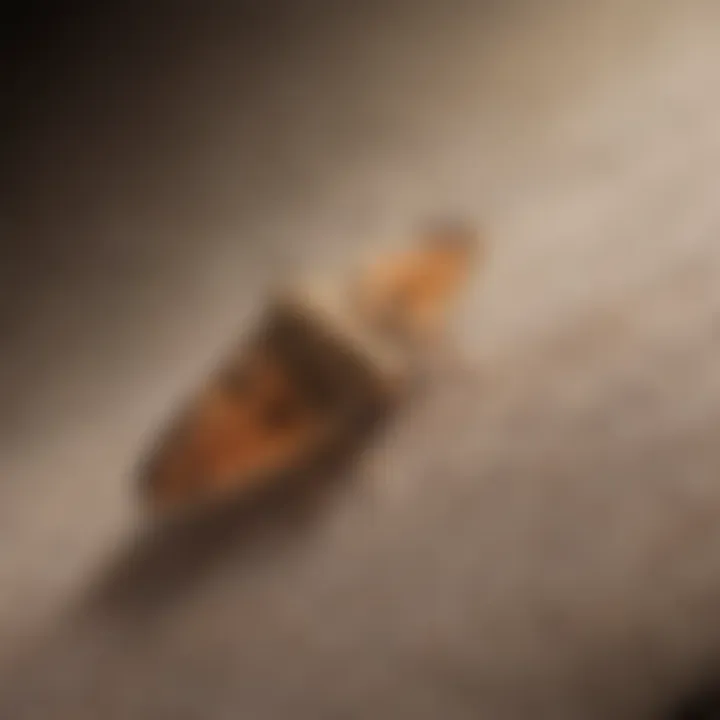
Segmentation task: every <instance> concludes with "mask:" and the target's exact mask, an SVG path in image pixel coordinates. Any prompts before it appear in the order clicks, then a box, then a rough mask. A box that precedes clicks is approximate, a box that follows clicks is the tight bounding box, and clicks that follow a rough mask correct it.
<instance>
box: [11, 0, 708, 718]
mask: <svg viewBox="0 0 720 720" xmlns="http://www.w3.org/2000/svg"><path fill="white" fill-rule="evenodd" d="M2 34H3V36H4V39H3V50H4V52H5V54H4V60H3V63H2V67H3V70H4V79H3V97H4V109H3V112H2V117H0V127H1V132H0V153H1V154H0V238H1V240H2V242H1V245H0V328H1V330H2V332H1V333H0V343H1V348H2V352H1V354H0V717H2V718H8V720H10V719H12V720H16V719H19V718H28V719H29V720H35V719H37V720H40V719H41V718H42V719H43V720H46V719H48V718H58V719H59V720H65V719H67V720H70V719H72V720H82V719H83V718H88V719H92V720H94V719H95V718H99V717H107V718H130V717H132V718H135V719H136V720H141V719H142V718H148V720H149V719H150V718H152V719H153V720H159V719H161V718H166V717H167V718H173V719H180V718H183V719H184V718H188V719H194V718H198V719H200V718H202V719H203V720H211V719H212V720H224V719H225V718H231V717H232V718H238V717H243V718H252V719H253V720H263V719H265V718H267V719H270V718H272V719H273V720H276V719H277V718H283V717H293V718H296V719H299V718H303V719H307V720H318V719H319V718H333V719H335V718H369V717H372V718H378V719H380V720H382V719H385V718H387V719H391V718H392V720H401V719H402V718H413V720H419V719H421V718H440V717H442V718H448V720H464V719H465V718H480V717H482V718H489V719H490V718H491V719H492V720H504V719H508V720H520V719H521V718H522V719H523V720H524V719H525V718H530V717H532V718H538V719H539V718H551V719H553V720H563V719H565V718H567V719H569V720H570V719H571V720H580V719H583V720H584V719H586V718H587V719H588V720H593V719H595V718H598V719H600V718H602V719H608V720H610V719H612V720H621V719H623V718H633V719H637V718H645V717H647V718H664V717H669V715H667V712H668V711H669V709H670V708H671V706H672V704H673V703H675V702H676V700H678V699H681V698H682V697H684V696H685V694H686V693H691V692H692V691H693V689H694V688H695V687H696V686H697V687H700V686H701V685H703V683H705V682H706V681H707V682H710V683H712V678H713V672H714V670H715V661H716V658H717V656H718V652H719V651H720V623H719V622H718V620H719V619H720V604H719V603H718V600H719V599H720V523H718V518H720V474H719V473H718V469H720V447H719V446H718V444H717V442H716V435H717V428H718V427H719V425H718V419H719V418H718V416H719V415H720V406H719V405H718V399H719V397H720V370H719V369H718V368H719V367H720V366H719V365H718V362H717V361H718V353H719V352H720V324H719V322H720V321H719V320H718V310H720V282H718V281H719V280H720V240H719V239H718V234H719V232H720V211H719V210H718V208H719V207H720V100H719V97H718V90H717V89H718V87H719V86H718V82H719V78H720V4H718V3H717V2H715V1H714V0H705V1H703V0H605V1H604V2H592V1H591V0H572V1H571V0H567V1H564V0H546V2H543V3H539V2H532V1H531V0H506V1H505V2H500V1H499V0H498V1H497V2H494V1H488V2H483V1H481V0H476V1H475V2H472V1H470V0H468V1H467V2H463V1H461V0H444V1H441V0H438V1H437V2H435V1H434V0H417V1H416V2H414V3H411V2H402V1H401V0H387V1H386V2H379V1H376V0H365V1H364V2H353V1H351V0H337V1H336V2H330V0H327V1H323V0H309V1H307V2H300V1H298V2H294V3H293V2H291V1H290V0H288V1H287V2H281V1H280V0H272V1H267V2H261V1H259V0H258V1H257V2H252V3H251V2H237V3H222V2H205V3H193V2H184V1H183V0H176V2H162V1H161V0H157V1H156V2H153V3H132V2H127V3H123V4H120V3H117V4H110V3H96V4H94V5H91V6H89V7H84V6H83V5H82V4H75V5H73V4H72V3H66V4H65V5H64V7H60V6H58V5H56V6H54V7H53V8H52V9H50V8H48V7H45V6H44V5H41V4H39V3H23V4H20V3H17V4H16V7H15V8H13V9H12V10H10V11H8V12H7V14H6V15H5V16H4V19H3V23H2ZM437 214H441V215H447V214H457V215H459V216H462V217H465V218H469V219H471V220H474V221H477V222H479V223H482V224H483V226H484V227H485V228H486V230H487V232H488V234H489V237H490V238H491V241H492V247H493V252H492V261H491V263H490V265H489V266H488V269H487V272H486V274H485V276H484V277H483V278H482V282H480V283H479V284H478V285H477V287H476V288H474V289H473V291H472V293H471V296H470V298H469V303H468V308H467V312H466V313H465V314H464V315H463V317H462V318H461V327H462V332H461V340H462V343H463V346H464V347H465V350H466V353H467V355H468V358H470V361H471V362H472V363H473V364H474V366H476V369H477V372H474V373H472V374H467V373H457V374H453V373H449V374H448V377H445V378H443V379H441V380H439V381H438V383H437V386H434V387H433V388H431V389H430V390H429V391H428V393H427V395H426V396H423V398H421V399H419V400H418V402H417V404H416V406H415V407H413V408H412V410H411V411H408V412H407V413H406V414H405V415H403V417H401V418H398V420H397V422H395V424H394V425H393V427H392V429H391V431H390V432H389V433H388V434H386V435H385V436H384V437H382V438H380V439H378V441H377V442H375V443H374V444H373V446H372V447H370V448H368V451H367V452H366V453H364V455H363V457H362V459H361V461H360V462H358V463H357V464H356V466H354V467H352V468H351V469H349V470H347V471H346V472H345V473H343V477H342V478H340V480H341V482H339V483H336V484H335V487H334V490H333V493H332V495H331V497H328V498H325V499H324V501H323V502H319V503H317V506H316V507H315V508H314V510H313V512H311V513H309V514H308V513H304V514H303V516H302V518H301V519H298V518H294V519H293V520H292V521H289V520H288V518H287V517H284V516H282V514H278V513H276V512H275V513H268V514H267V515H262V516H259V517H255V518H253V519H252V522H251V523H250V522H249V526H248V527H242V528H240V527H238V523H237V522H236V521H234V522H231V521H226V522H225V523H224V524H223V523H222V522H221V521H218V525H216V526H213V527H211V528H204V529H203V530H202V531H198V532H197V533H192V532H187V533H184V534H181V535H177V536H173V537H172V538H171V539H170V540H168V539H166V540H165V541H162V542H160V541H154V540H153V541H148V540H142V539H141V540H139V541H137V540H136V539H135V538H136V535H137V532H138V530H139V529H138V525H139V524H140V520H139V518H138V508H137V507H136V504H135V497H134V496H133V487H132V468H133V466H134V463H135V462H136V460H137V456H138V453H139V452H141V450H142V448H143V444H144V443H145V442H146V440H147V438H148V437H149V435H150V434H151V433H152V432H153V430H154V429H155V428H156V427H157V425H158V423H159V422H161V421H163V420H164V419H165V417H166V415H167V413H168V411H169V409H171V407H172V406H173V404H174V403H175V402H176V401H177V399H178V397H180V396H182V394H183V393H185V392H186V391H187V390H188V389H189V388H191V387H192V386H193V384H194V383H196V382H197V381H198V380H199V379H201V378H202V377H203V376H204V374H205V372H206V371H207V370H208V368H209V367H210V366H211V365H212V363H213V362H214V361H215V359H216V358H217V356H218V353H220V352H221V351H222V350H223V348H225V347H226V345H227V343H228V342H229V341H231V340H232V339H233V338H234V337H235V336H236V334H237V333H238V332H239V331H241V330H242V329H243V327H244V326H245V324H246V323H247V321H248V318H250V317H251V315H252V312H253V309H254V307H255V306H256V304H257V302H258V300H259V299H261V298H262V292H263V289H264V288H265V287H267V285H268V283H270V282H272V281H273V278H275V277H277V275H278V273H281V272H282V273H285V272H287V270H288V268H300V267H303V268H309V269H313V268H315V267H319V266H320V265H321V264H327V263H331V264H332V263H341V262H351V261H352V260H353V259H354V258H356V257H357V256H358V254H365V253H368V252H371V251H374V250H382V249H383V248H385V247H387V246H388V243H391V242H394V241H395V239H397V238H399V237H401V236H402V235H403V234H404V233H405V232H407V231H408V229H409V228H412V227H413V225H414V224H415V223H416V222H417V221H419V220H423V219H424V218H426V217H428V216H430V217H432V216H434V215H437ZM98 588H99V590H98ZM688 717H690V716H688ZM697 717H700V716H697Z"/></svg>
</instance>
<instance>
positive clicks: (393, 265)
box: [140, 222, 484, 514]
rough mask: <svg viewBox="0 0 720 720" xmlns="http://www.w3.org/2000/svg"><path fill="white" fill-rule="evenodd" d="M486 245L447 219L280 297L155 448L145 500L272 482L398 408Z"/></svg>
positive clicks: (179, 501)
mask: <svg viewBox="0 0 720 720" xmlns="http://www.w3.org/2000/svg"><path fill="white" fill-rule="evenodd" d="M483 249H484V245H483V243H482V242H481V238H480V236H479V233H478V232H477V231H476V230H475V229H474V228H472V227H467V226H465V225H463V224H459V223H448V222H444V223H435V224H433V225H427V226H425V227H424V228H423V229H422V230H420V231H419V232H418V233H417V234H416V236H415V237H414V238H413V242H412V243H410V244H409V246H408V247H406V248H405V249H403V250H402V251H399V252H396V253H393V254H390V255H388V256H386V257H383V258H379V259H378V260H376V261H373V262H371V263H369V264H367V265H366V266H363V267H359V268H356V269H355V270H353V271H351V272H350V273H349V274H348V276H347V277H345V278H341V279H336V280H335V281H334V282H324V283H323V282H315V283H312V282H310V283H306V284H304V285H302V284H298V285H297V286H294V287H289V288H286V289H284V290H282V291H281V292H279V293H277V294H276V295H275V296H273V297H272V298H271V299H270V300H269V302H268V304H267V309H266V312H265V314H264V315H263V316H262V317H261V318H260V320H259V321H258V323H257V326H256V327H255V330H254V332H252V333H250V334H249V335H248V336H247V337H246V338H244V339H243V340H242V342H241V343H240V344H239V345H238V346H237V347H235V348H234V349H233V351H232V352H230V353H229V356H228V357H227V358H226V359H225V361H224V362H223V363H222V364H221V365H220V366H219V367H218V368H217V369H216V370H215V371H214V372H213V373H211V374H210V376H209V378H208V379H207V380H206V382H205V383H204V384H203V385H202V386H201V387H200V388H199V390H198V391H197V392H196V393H195V394H194V395H193V397H192V398H191V399H190V401H189V402H188V404H187V405H186V406H185V407H184V408H183V409H182V411H181V412H180V413H179V415H178V416H177V417H176V418H174V420H173V422H172V423H171V424H170V425H169V427H168V428H167V429H166V431H165V432H164V433H163V434H162V435H161V436H160V440H159V442H157V443H156V444H155V445H154V446H153V448H152V450H151V452H150V453H149V456H148V457H147V458H146V460H145V462H144V463H143V465H142V468H143V469H142V472H141V477H140V488H141V492H142V497H143V499H144V501H145V503H147V505H148V506H149V507H150V509H151V510H152V511H153V512H155V513H159V514H167V513H168V512H170V511H173V510H179V509H185V508H189V507H197V506H200V505H207V504H212V503H217V502H222V501H223V500H224V499H227V498H230V497H234V496H238V495H241V494H242V493H245V492H248V491H251V490H253V489H257V488H261V487H263V486H266V485H268V484H270V483H274V482H276V481H278V479H279V478H281V477H283V476H285V475H287V474H288V473H289V472H292V471H294V470H298V469H301V468H303V467H305V466H309V465H311V464H312V462H313V461H314V460H315V459H317V458H318V457H319V456H321V455H322V454H323V453H324V452H326V451H327V450H328V449H329V448H331V447H332V446H333V445H334V444H337V443H338V442H340V441H341V440H342V439H343V438H346V437H348V436H349V435H352V433H353V432H355V431H356V429H357V428H358V427H359V425H360V424H361V423H362V422H363V421H364V420H365V419H367V417H368V416H369V415H371V414H377V413H385V412H388V411H390V410H392V409H393V408H394V407H396V406H397V405H398V404H399V403H400V402H401V401H402V399H403V397H404V396H405V394H406V393H408V392H409V391H410V389H411V388H412V387H413V383H414V381H415V380H417V376H418V372H417V370H418V367H419V360H420V359H421V358H422V356H423V353H425V352H426V351H427V350H428V349H430V348H432V347H435V346H437V345H438V344H441V343H443V342H444V341H445V332H446V330H447V327H448V320H449V317H450V315H451V311H452V310H453V308H454V307H455V306H456V304H457V301H458V300H459V297H460V294H461V291H462V290H463V289H464V287H465V286H466V284H467V281H468V279H469V278H470V275H471V271H472V270H473V268H474V267H476V265H477V264H478V262H477V261H478V260H479V259H481V258H482V255H483Z"/></svg>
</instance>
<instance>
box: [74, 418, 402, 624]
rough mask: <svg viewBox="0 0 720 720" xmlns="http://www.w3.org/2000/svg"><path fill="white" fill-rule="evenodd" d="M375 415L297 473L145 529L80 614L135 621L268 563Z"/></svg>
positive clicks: (348, 460) (361, 441) (347, 474)
mask: <svg viewBox="0 0 720 720" xmlns="http://www.w3.org/2000/svg"><path fill="white" fill-rule="evenodd" d="M387 419H388V418H387V415H384V414H382V413H380V412H375V413H373V414H372V415H370V416H369V417H368V418H366V419H364V421H363V423H362V425H361V426H360V427H358V428H356V431H355V432H353V433H352V434H351V436H348V437H346V438H343V439H342V440H340V441H338V442H337V443H336V444H335V446H334V447H333V448H331V449H329V450H328V452H326V453H325V454H324V455H323V456H322V457H320V458H318V459H317V461H316V462H314V463H313V465H312V466H310V467H308V468H305V469H304V470H302V471H298V472H293V471H290V472H288V473H285V474H284V476H283V477H278V478H275V479H274V481H273V482H272V483H271V484H269V485H267V486H266V487H264V488H261V489H259V490H258V491H255V492H253V493H249V494H243V495H240V496H239V497H237V498H236V499H233V500H231V501H230V500H229V501H227V502H225V503H223V504H221V505H218V506H217V507H215V508H212V509H210V508H208V509H206V510H204V511H202V512H199V513H197V514H196V515H194V516H192V517H184V518H178V519H176V520H175V521H168V522H166V523H159V524H154V523H149V525H148V527H146V528H144V529H141V530H140V531H139V532H138V534H137V535H136V537H134V538H133V539H132V540H131V541H130V542H129V544H128V545H127V546H126V547H123V548H121V549H120V550H119V551H118V552H117V553H116V554H115V555H114V556H112V557H111V558H110V560H109V562H107V563H106V564H105V565H104V566H103V567H102V568H101V570H100V572H99V573H98V575H97V576H96V578H95V579H94V580H93V581H92V582H91V584H90V587H89V588H88V589H87V591H86V592H85V593H83V596H82V598H81V599H80V602H79V603H78V605H77V606H76V612H77V613H79V614H80V615H82V616H86V615H87V614H88V613H91V614H92V613H103V614H109V615H111V616H114V617H121V616H123V615H130V616H132V617H139V616H143V615H153V614H154V613H155V612H157V611H161V610H162V609H163V608H165V607H166V606H167V605H168V604H171V603H172V601H173V598H178V597H181V596H182V595H183V593H185V592H187V591H188V590H191V589H193V588H197V587H198V585H200V584H201V583H202V582H203V579H207V578H208V577H209V576H211V575H212V574H213V573H217V572H221V571H222V568H223V567H227V565H228V564H229V563H230V562H232V567H233V569H234V571H237V567H238V563H243V562H246V561H247V562H249V561H250V560H251V559H252V558H253V557H254V558H255V559H257V558H261V560H264V559H265V558H267V553H268V551H270V552H282V549H283V548H287V547H289V546H290V545H294V544H296V543H298V542H301V541H302V538H303V537H304V536H305V535H307V534H308V533H309V532H311V531H312V528H313V526H314V523H315V521H316V519H317V517H318V514H319V513H321V512H323V510H324V509H325V508H328V507H329V506H331V504H332V500H333V498H335V497H336V496H337V492H338V491H339V490H340V489H341V488H344V487H345V488H346V487H347V481H349V480H351V479H352V477H353V474H354V473H353V469H354V468H355V467H356V465H357V461H358V459H359V458H360V456H361V455H362V454H363V452H364V450H365V449H366V448H367V447H368V444H369V443H370V441H371V439H372V437H373V436H375V435H376V434H377V433H378V432H379V431H380V430H381V429H382V427H383V426H384V425H385V424H386V421H387Z"/></svg>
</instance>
